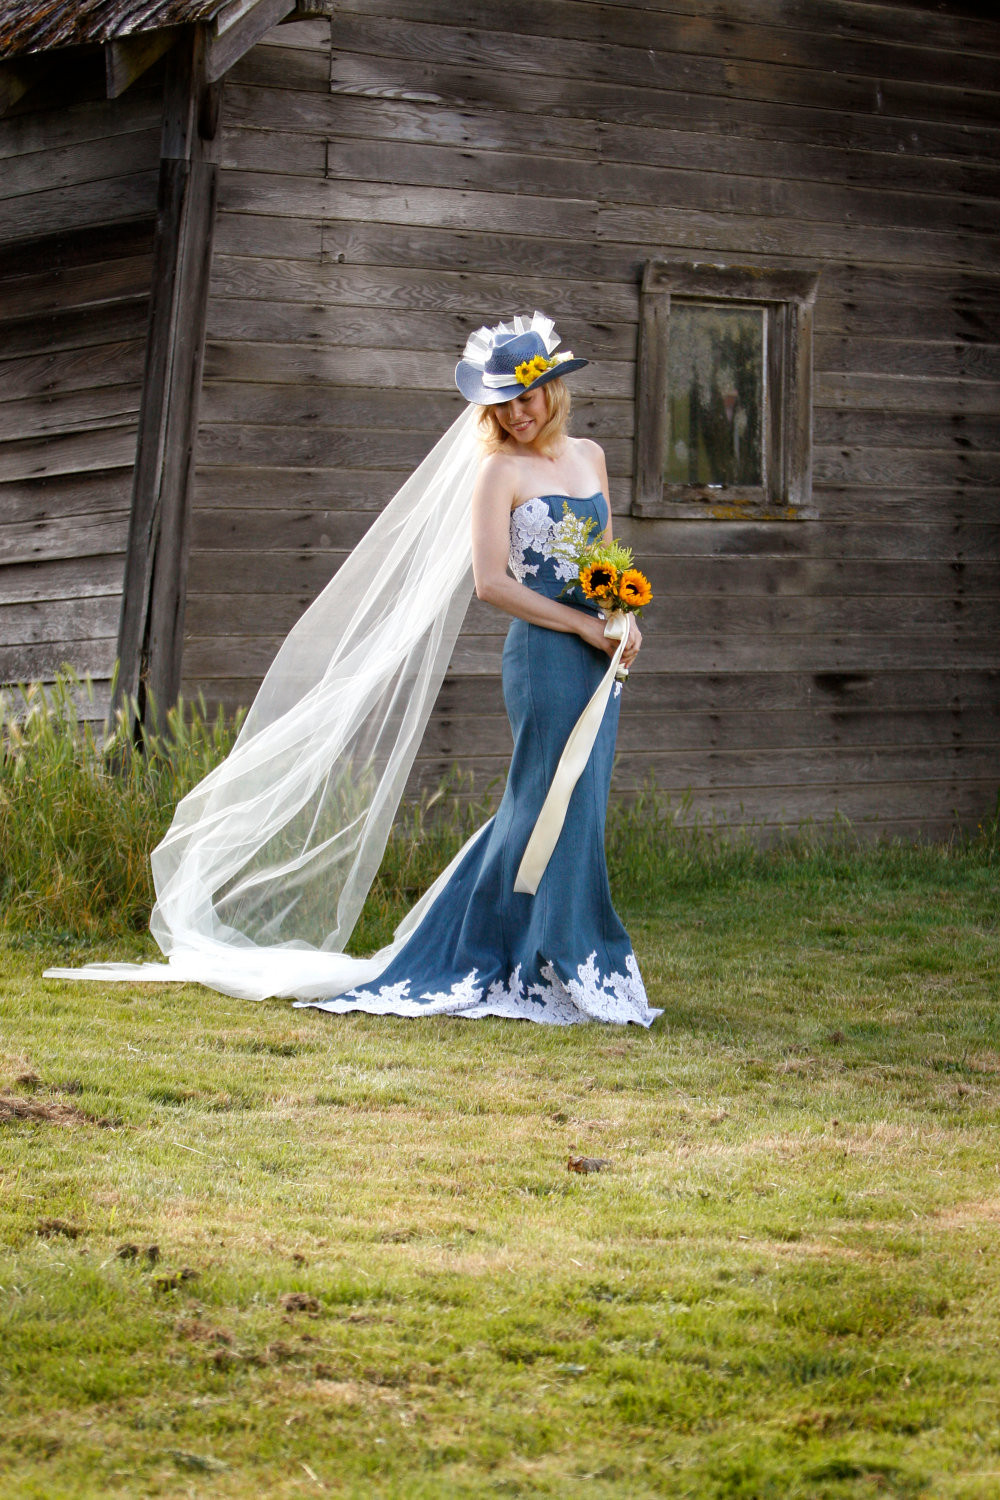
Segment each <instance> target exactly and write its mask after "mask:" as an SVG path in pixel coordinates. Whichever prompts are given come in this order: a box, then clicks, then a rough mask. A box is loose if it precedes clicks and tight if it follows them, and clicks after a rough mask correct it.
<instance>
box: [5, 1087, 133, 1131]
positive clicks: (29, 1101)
mask: <svg viewBox="0 0 1000 1500" xmlns="http://www.w3.org/2000/svg"><path fill="white" fill-rule="evenodd" d="M17 1120H30V1121H32V1122H33V1123H35V1124H40V1125H100V1126H101V1127H102V1128H104V1129H107V1128H108V1127H110V1125H111V1123H112V1122H111V1121H110V1120H107V1119H104V1118H103V1117H102V1116H98V1115H91V1114H88V1113H87V1111H86V1110H84V1109H79V1108H78V1107H77V1106H76V1105H75V1104H68V1103H67V1102H66V1100H65V1099H36V1098H34V1097H32V1098H24V1097H23V1096H22V1095H20V1094H0V1125H12V1124H14V1122H15V1121H17Z"/></svg>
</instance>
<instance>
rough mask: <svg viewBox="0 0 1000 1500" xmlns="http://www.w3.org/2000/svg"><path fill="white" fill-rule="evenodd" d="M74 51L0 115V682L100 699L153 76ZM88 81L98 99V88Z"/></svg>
mask: <svg viewBox="0 0 1000 1500" xmlns="http://www.w3.org/2000/svg"><path fill="white" fill-rule="evenodd" d="M102 85H103V61H102V59H101V58H100V57H99V56H98V57H96V58H93V59H90V58H87V59H84V60H83V61H82V62H81V60H80V58H79V57H78V55H76V54H74V55H73V56H72V57H71V58H68V59H67V60H65V61H64V62H58V63H56V64H55V65H54V71H53V76H52V77H51V79H50V80H49V81H48V83H47V87H46V88H45V89H44V90H39V91H38V93H37V94H36V93H31V94H29V95H27V96H26V97H25V99H24V100H23V102H22V104H21V106H19V108H18V110H17V111H16V112H14V113H12V114H10V115H8V116H7V117H5V118H4V119H3V120H0V682H17V681H25V680H27V679H32V678H34V679H42V680H45V679H51V677H52V676H53V674H54V673H55V672H57V671H58V670H59V669H60V668H61V667H62V666H63V665H64V664H66V663H68V664H70V665H72V666H73V667H74V668H75V669H76V670H77V671H78V672H80V673H83V674H90V676H91V677H92V678H93V680H94V685H95V701H94V708H93V712H94V713H95V714H98V715H102V714H103V713H104V712H105V711H106V708H107V705H108V699H109V682H110V677H111V672H112V668H113V664H114V659H115V649H116V641H117V635H118V617H119V611H120V608H121V589H122V569H123V561H124V549H125V539H126V535H127V531H128V515H129V501H130V494H131V486H132V465H133V462H134V459H135V436H136V422H137V417H138V411H139V400H140V394H141V383H142V372H143V359H144V350H145V339H146V321H147V305H148V298H149V284H150V272H151V249H152V241H153V228H154V220H155V213H156V180H157V163H158V160H159V136H160V114H161V99H160V95H161V87H160V84H159V82H158V80H157V78H156V77H150V78H149V79H144V80H143V83H142V85H141V86H139V87H136V88H134V89H132V90H130V91H129V92H128V93H126V94H124V95H123V96H122V97H121V98H120V99H117V100H113V101H108V100H107V99H105V98H104V97H103V86H102ZM99 89H100V92H98V90H99Z"/></svg>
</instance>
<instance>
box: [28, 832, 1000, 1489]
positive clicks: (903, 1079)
mask: <svg viewBox="0 0 1000 1500" xmlns="http://www.w3.org/2000/svg"><path fill="white" fill-rule="evenodd" d="M622 907H623V915H625V916H626V918H627V920H628V922H629V925H630V928H631V931H632V935H633V939H634V941H635V946H636V950H637V953H638V955H639V958H640V962H641V964H642V966H643V970H644V973H645V977H646V980H647V985H648V988H649V990H650V994H651V998H652V1002H653V1003H654V1004H656V1005H660V1006H662V1007H664V1012H665V1013H664V1015H663V1017H662V1018H661V1020H660V1021H659V1022H658V1023H657V1024H656V1026H655V1027H654V1028H653V1030H652V1031H651V1032H649V1033H645V1032H639V1031H636V1030H618V1029H612V1028H607V1027H603V1028H602V1027H598V1026H586V1027H580V1028H574V1029H569V1030H564V1031H563V1030H560V1031H553V1030H547V1029H543V1028H539V1027H530V1026H528V1025H521V1024H516V1023H502V1022H463V1021H459V1020H429V1021H427V1022H406V1021H396V1020H387V1019H375V1018H371V1017H364V1016H353V1017H349V1018H340V1019H337V1018H333V1017H331V1016H328V1015H324V1014H322V1013H319V1012H311V1011H296V1010H293V1009H292V1008H291V1007H290V1006H288V1005H287V1004H284V1003H278V1002H275V1003H268V1004H264V1005H258V1006H255V1005H252V1004H249V1003H245V1002H239V1001H234V1000H230V999H227V998H225V997H222V996H218V995H213V994H209V993H207V992H204V991H200V990H198V989H195V988H174V987H171V988H163V989H160V988H152V987H149V988H143V987H139V986H121V987H112V986H99V985H89V986H88V985H85V984H60V983H56V982H51V981H47V980H42V979H41V978H40V977H39V974H40V971H41V969H42V968H43V967H44V966H45V965H46V964H49V963H60V962H66V961H74V960H76V959H78V958H81V957H86V956H88V953H85V952H83V951H82V950H81V949H79V948H78V947H75V946H74V945H73V943H72V941H70V940H67V941H65V942H63V943H60V942H59V940H58V939H57V937H55V936H53V934H52V933H51V932H49V933H46V932H36V933H33V934H31V933H27V932H22V933H21V934H20V935H19V934H18V933H17V932H16V931H15V932H13V933H10V932H8V934H7V936H6V938H5V939H4V947H3V949H2V955H0V957H2V984H0V1028H2V1031H0V1121H2V1123H0V1153H2V1157H0V1163H2V1164H0V1172H2V1183H3V1196H2V1224H0V1320H2V1321H0V1341H2V1342H0V1350H2V1354H0V1471H3V1472H5V1474H6V1478H5V1481H4V1493H5V1494H9V1495H17V1496H19V1497H33V1496H37V1497H45V1500H50V1497H63V1496H66V1497H74V1500H76V1497H89V1496H118V1495H121V1496H146V1495H149V1496H152V1495H158V1496H161V1495H169V1496H174V1495H176V1496H188V1495H193V1496H198V1497H202V1496H204V1497H215V1496H218V1497H223V1496H267V1497H272V1496H273V1497H283V1496H293V1495H316V1496H319V1495H322V1494H329V1495H343V1496H372V1495H376V1496H400V1497H411V1496H412V1497H435V1500H437V1497H458V1496H480V1495H486V1496H490V1495H498V1496H499V1495H527V1496H531V1495H549V1496H559V1497H564V1496H576V1495H579V1496H586V1497H605V1496H607V1497H610V1496H614V1497H629V1500H631V1497H643V1496H654V1495H655V1496H660V1495H669V1496H682V1495H687V1496H696V1497H717V1496H718V1497H721V1496H727V1497H728V1496H739V1497H754V1500H757V1497H760V1500H763V1497H775V1500H791V1497H806V1500H821V1497H847V1496H850V1497H855V1496H884V1495H892V1496H905V1497H910V1496H932V1497H958V1496H961V1497H973V1496H975V1497H995V1496H997V1495H998V1494H1000V1296H998V1293H1000V1253H998V1243H1000V1241H998V1230H1000V1166H998V1162H1000V1153H998V1135H997V1106H998V1103H1000V1026H998V1018H997V1009H998V998H1000V962H998V958H1000V940H998V925H997V915H998V903H997V876H996V870H995V868H994V866H993V864H992V863H991V860H990V858H987V857H985V856H984V857H982V858H979V857H977V855H976V854H975V851H965V852H955V851H922V850H913V851H906V850H895V851H883V852H881V853H880V852H873V853H868V854H858V855H855V856H853V857H849V856H844V857H842V858H839V859H832V860H828V861H824V860H823V859H821V858H812V859H810V858H808V857H793V856H789V857H787V858H781V857H775V858H773V859H771V860H769V861H768V860H759V859H757V860H754V859H750V860H743V861H742V862H741V861H740V860H733V861H732V862H731V863H730V864H728V865H727V864H726V861H725V860H721V861H716V862H715V864H714V866H713V867H712V869H710V870H707V869H701V870H700V872H699V870H698V869H697V868H692V869H689V870H687V872H686V873H685V871H684V869H681V868H679V869H678V871H677V875H676V879H672V880H671V881H667V882H666V883H665V885H663V886H662V887H661V888H658V889H656V890H655V891H654V893H653V895H651V896H649V897H646V898H644V897H643V896H642V895H641V893H640V889H638V888H636V886H635V885H633V886H632V887H631V888H630V889H629V890H628V891H627V892H626V899H625V900H623V901H622ZM89 951H90V952H92V953H93V956H108V955H109V953H112V952H117V953H119V954H120V953H122V952H123V947H122V944H121V942H120V941H118V940H116V941H115V942H114V943H108V944H105V946H104V948H103V949H96V948H95V949H93V950H89ZM570 1153H582V1154H585V1155H587V1156H590V1157H595V1158H605V1159H606V1160H607V1162H608V1163H609V1165H608V1166H607V1167H606V1168H605V1169H604V1170H601V1171H599V1172H592V1173H589V1174H578V1173H574V1172H570V1171H568V1170H567V1166H566V1163H567V1156H568V1155H569V1154H570ZM150 1247H155V1248H154V1249H153V1250H151V1249H150Z"/></svg>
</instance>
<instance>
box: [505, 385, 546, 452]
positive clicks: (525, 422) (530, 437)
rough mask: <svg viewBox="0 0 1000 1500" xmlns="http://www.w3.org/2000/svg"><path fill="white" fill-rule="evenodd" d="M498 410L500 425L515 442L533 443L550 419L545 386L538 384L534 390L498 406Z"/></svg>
mask: <svg viewBox="0 0 1000 1500" xmlns="http://www.w3.org/2000/svg"><path fill="white" fill-rule="evenodd" d="M496 412H497V419H498V421H499V423H500V426H501V427H502V428H503V430H504V432H506V433H508V434H509V436H510V437H512V438H513V439H514V441H515V443H533V442H534V440H535V438H536V437H537V436H538V434H539V433H540V432H541V430H542V428H543V427H544V426H545V424H546V422H547V421H548V420H549V408H548V403H547V402H546V400H545V387H544V386H543V385H536V386H535V389H534V390H533V391H528V392H526V393H525V395H523V396H515V397H514V399H513V401H507V402H505V403H504V405H503V406H498V407H497V409H496Z"/></svg>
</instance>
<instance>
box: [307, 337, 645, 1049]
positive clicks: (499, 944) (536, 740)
mask: <svg viewBox="0 0 1000 1500" xmlns="http://www.w3.org/2000/svg"><path fill="white" fill-rule="evenodd" d="M536 319H537V315H536ZM523 325H524V320H520V322H515V324H514V325H510V326H508V325H505V324H500V325H499V326H498V327H497V328H494V329H484V330H481V332H480V334H479V335H476V336H474V338H473V340H470V345H469V346H467V349H466V355H465V358H464V359H463V360H461V361H460V362H459V365H458V368H457V370H456V381H457V384H458V386H459V389H460V390H461V392H462V394H463V395H464V396H465V398H466V400H468V401H470V402H471V403H475V404H476V405H477V406H478V425H479V429H480V433H481V436H482V440H483V444H484V447H485V448H486V450H487V453H486V457H485V458H484V459H483V462H482V465H481V467H480V470H479V475H478V478H477V480H476V485H475V489H474V492H473V497H472V565H473V572H474V576H475V585H476V593H477V595H478V596H479V598H480V599H483V600H485V601H486V602H488V603H490V604H495V605H497V606H498V607H499V608H500V609H502V610H504V611H505V612H506V613H507V614H510V615H513V616H514V619H513V622H512V624H511V626H510V629H509V631H508V633H507V640H506V643H505V646H504V652H503V687H504V699H505V703H506V706H507V713H508V717H509V718H510V722H511V728H512V730H513V734H514V753H513V757H512V760H511V768H510V773H509V777H508V781H507V786H506V790H505V792H504V796H503V800H502V802H501V804H500V807H499V809H498V811H497V814H496V817H495V818H494V820H493V822H492V824H490V825H488V826H487V829H486V830H484V832H483V836H482V838H480V839H479V840H477V841H476V843H475V844H474V846H473V847H472V848H470V849H469V850H468V852H467V853H466V854H465V856H464V858H463V859H462V860H461V861H460V863H459V864H458V866H457V868H455V869H454V871H453V872H452V874H451V877H450V879H449V880H448V881H447V883H446V885H445V886H444V888H443V889H442V890H441V891H440V892H439V894H438V895H437V897H436V899H435V900H434V901H433V903H432V904H431V906H430V909H429V910H428V911H427V913H426V914H425V915H424V916H423V918H422V920H421V922H420V924H419V926H418V927H417V930H416V932H415V933H414V935H413V936H412V937H411V938H410V940H409V941H408V942H407V943H406V945H405V946H404V947H403V948H402V950H401V951H400V952H399V953H398V954H397V955H396V956H395V958H394V959H393V960H392V962H391V963H390V964H389V965H388V967H387V968H386V969H385V970H384V971H383V972H382V973H381V974H380V975H379V978H378V984H377V986H372V987H370V988H369V987H365V988H358V989H355V990H352V991H350V992H349V993H348V994H346V995H343V996H341V997H339V998H334V999H331V1000H328V1001H326V1002H319V1003H322V1004H324V1008H326V1009H330V1010H336V1011H342V1010H348V1009H352V1008H354V1007H361V1008H363V1009H366V1010H375V1011H391V1012H393V1013H396V1014H405V1015H418V1014H422V1013H426V1012H427V1011H429V1010H430V1011H437V1012H440V1011H445V1012H448V1013H457V1014H462V1015H466V1016H483V1015H501V1016H519V1017H527V1018H530V1019H532V1020H538V1021H547V1022H551V1023H556V1024H568V1023H572V1022H575V1021H586V1020H601V1021H617V1022H624V1021H637V1022H640V1023H641V1024H643V1025H649V1024H650V1022H651V1021H652V1020H653V1019H654V1016H655V1014H656V1012H653V1011H651V1010H650V1009H649V1006H648V1003H647V1000H646V993H645V990H644V988H643V984H642V979H641V977H640V975H639V969H638V966H637V964H636V961H635V957H634V955H633V953H632V947H631V943H630V942H629V940H628V936H627V934H626V932H625V929H624V928H623V926H622V924H621V922H620V921H619V919H618V917H617V915H616V913H615V911H614V908H613V907H612V904H611V894H610V891H609V888H608V878H607V869H606V865H605V859H604V818H605V811H606V807H607V799H608V789H609V785H610V779H611V765H612V760H613V757H614V749H615V736H616V732H617V724H618V708H619V704H618V693H617V692H616V694H615V696H614V697H613V698H612V699H611V700H610V701H609V702H608V704H607V707H606V708H605V710H604V714H603V720H602V722H601V725H600V729H599V731H598V734H597V738H596V740H595V743H594V745H593V748H592V750H591V752H590V755H589V758H588V760H587V763H586V766H585V768H584V770H583V773H582V775H581V776H580V779H579V780H578V781H577V783H576V786H575V788H574V790H573V792H572V796H571V798H570V801H569V805H568V808H567V810H566V815H565V822H564V824H563V827H562V831H561V833H560V834H559V837H558V840H557V842H556V843H555V846H554V848H553V851H552V854H551V857H550V858H549V860H548V864H547V867H546V868H545V870H544V873H543V874H542V875H541V877H540V879H539V881H538V884H537V890H536V891H535V892H534V894H528V893H527V892H525V891H524V890H523V889H521V888H520V887H519V883H518V879H517V877H518V870H519V865H520V863H521V860H522V857H523V856H524V852H525V847H526V845H527V842H528V840H529V837H530V835H531V833H532V829H533V828H534V826H535V823H536V821H537V819H538V816H539V813H540V811H541V809H542V805H543V803H544V801H545V798H546V793H547V791H548V789H549V787H550V786H551V784H552V780H553V776H554V774H555V771H556V767H557V765H558V764H559V760H560V756H561V754H562V752H563V749H564V746H565V745H566V742H567V739H568V738H569V735H570V733H571V731H572V730H573V727H574V725H575V724H576V722H577V720H578V719H579V716H580V714H581V713H582V711H583V710H584V708H585V707H586V705H587V703H588V701H589V700H590V699H591V697H592V695H593V694H594V693H595V691H596V690H597V689H598V687H599V684H600V683H601V680H602V678H603V677H604V676H605V669H606V668H607V657H608V656H609V655H613V654H614V653H615V650H616V645H617V642H616V641H615V640H613V639H612V640H609V639H608V638H607V637H606V635H605V633H604V621H603V619H602V618H600V617H599V616H598V614H597V610H596V606H592V605H589V604H588V602H587V601H586V600H584V599H583V597H582V596H580V595H578V597H576V598H574V599H571V600H569V601H565V602H564V601H563V600H562V599H561V598H560V597H559V596H560V595H563V594H565V592H566V580H567V579H569V578H571V577H572V576H573V571H574V570H573V566H572V564H568V563H567V562H566V561H565V560H564V559H562V558H560V556H559V555H558V552H554V551H553V543H557V542H558V538H559V529H560V524H561V522H562V519H563V516H564V514H565V513H568V514H570V515H572V516H573V517H575V518H580V519H585V520H590V521H592V522H593V523H594V525H595V528H596V530H597V531H599V532H603V533H604V535H605V536H606V538H607V539H608V540H609V541H610V539H611V518H610V506H609V503H608V499H607V496H608V480H607V470H606V467H605V462H604V454H603V452H602V451H601V449H600V448H599V447H598V445H597V444H596V443H593V442H590V441H589V440H588V439H585V438H573V437H570V436H569V435H568V433H567V430H566V429H567V420H568V417H569V409H570V397H569V391H568V389H567V387H566V385H565V384H564V380H563V377H564V375H566V374H568V373H570V372H571V371H573V370H575V369H579V368H580V367H581V366H583V365H585V364H586V363H587V361H586V360H583V359H574V358H573V357H572V355H564V356H562V357H561V358H559V357H557V358H550V357H549V356H550V352H551V350H550V345H549V342H548V339H551V340H552V347H554V346H555V343H557V340H555V339H554V336H553V331H552V329H551V324H550V323H548V320H539V326H531V327H527V328H526V327H524V326H523ZM519 329H520V331H519ZM546 333H547V335H548V339H547V338H546V336H545V335H546ZM470 351H471V353H470ZM629 626H630V628H629V635H628V638H627V640H626V641H625V644H624V647H623V650H622V652H621V661H622V663H623V665H624V666H626V667H628V666H629V665H630V664H631V663H632V662H633V661H634V660H635V658H636V656H637V654H638V652H639V648H640V645H641V643H642V640H641V635H640V632H639V628H638V626H637V624H636V623H635V620H634V618H631V617H630V620H629ZM619 691H620V689H619Z"/></svg>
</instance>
